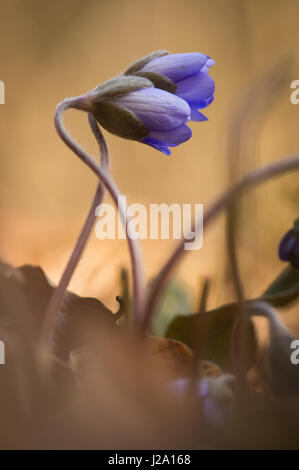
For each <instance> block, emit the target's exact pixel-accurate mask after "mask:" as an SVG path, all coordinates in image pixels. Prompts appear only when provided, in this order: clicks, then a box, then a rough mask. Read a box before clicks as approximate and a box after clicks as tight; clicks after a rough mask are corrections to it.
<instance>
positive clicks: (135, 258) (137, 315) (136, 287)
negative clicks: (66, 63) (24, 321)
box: [47, 96, 145, 333]
mask: <svg viewBox="0 0 299 470" xmlns="http://www.w3.org/2000/svg"><path fill="white" fill-rule="evenodd" d="M69 108H75V109H80V110H84V111H88V109H87V107H86V96H83V97H78V98H70V99H66V100H64V101H63V102H61V103H60V104H59V105H58V106H57V108H56V112H55V118H54V122H55V127H56V130H57V133H58V135H59V136H60V138H61V139H62V141H63V142H64V143H65V144H66V145H67V146H68V147H69V148H70V149H71V150H72V151H73V152H74V153H75V154H76V155H77V156H78V157H79V158H80V159H81V160H82V161H83V162H84V163H85V164H86V165H87V166H88V167H89V168H90V169H91V170H92V171H93V172H94V173H95V174H96V175H97V176H98V177H99V179H100V180H101V183H102V184H103V185H104V186H105V187H106V189H107V191H108V192H109V193H110V195H111V197H112V199H113V201H114V202H115V204H116V206H117V207H118V210H119V214H120V218H121V220H122V222H123V224H124V227H125V230H126V234H127V241H128V245H129V251H130V256H131V262H132V270H133V302H134V313H133V314H134V321H135V324H136V325H137V326H138V325H139V324H140V322H141V315H142V313H143V306H144V295H145V294H144V293H145V286H144V274H143V262H142V257H141V250H140V246H139V242H138V239H134V238H132V237H131V236H130V233H129V232H130V231H129V228H128V224H129V222H130V218H129V217H128V215H127V210H126V207H124V206H123V205H118V202H119V198H120V197H121V193H120V191H119V189H118V188H117V186H116V184H115V183H114V181H113V180H112V178H111V177H110V175H109V173H108V171H107V170H106V168H103V167H102V166H100V165H99V164H98V163H97V162H96V161H95V160H94V159H93V158H92V157H91V156H90V155H88V153H87V152H86V151H85V150H83V149H82V148H81V147H80V146H79V145H78V144H77V142H75V140H74V139H73V138H72V137H71V136H70V135H69V134H68V132H67V131H66V129H65V127H64V125H63V113H64V112H65V111H66V110H67V109H69ZM89 120H90V123H91V125H92V129H93V132H94V131H95V129H96V127H95V126H97V124H96V122H95V120H94V119H93V118H92V117H90V118H89ZM102 145H103V142H102ZM93 215H94V213H93ZM47 323H48V324H53V323H55V319H54V318H52V319H51V320H50V319H48V320H47ZM47 332H48V333H49V329H47Z"/></svg>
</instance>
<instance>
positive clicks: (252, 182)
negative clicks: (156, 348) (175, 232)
mask: <svg viewBox="0 0 299 470" xmlns="http://www.w3.org/2000/svg"><path fill="white" fill-rule="evenodd" d="M298 168H299V155H295V156H292V157H288V158H284V159H283V160H279V161H277V162H274V163H271V164H269V165H267V166H265V167H263V168H259V169H257V170H254V171H252V172H251V173H248V174H247V175H246V176H244V177H243V178H242V179H241V180H239V181H238V182H237V183H236V184H235V185H234V186H232V187H231V188H230V189H228V190H227V191H226V192H225V193H224V194H222V195H221V196H220V197H219V198H218V199H217V200H216V202H214V204H213V205H212V206H211V208H210V209H208V211H207V212H206V213H205V214H204V216H203V225H204V226H207V225H208V224H209V223H210V222H211V221H212V220H213V219H214V218H215V217H216V216H217V215H218V214H219V213H220V212H221V211H222V210H223V209H225V208H227V207H228V206H230V205H231V204H232V203H233V202H234V200H235V198H236V197H238V196H239V195H240V194H241V193H243V192H244V191H245V190H247V189H250V188H252V187H255V186H258V185H259V184H261V183H263V182H264V181H266V180H269V179H271V178H274V177H275V176H278V175H282V174H283V173H287V172H289V171H292V170H295V169H298ZM201 229H202V224H201V223H200V224H196V223H195V226H194V227H193V228H192V232H191V234H189V238H188V236H187V237H186V238H185V239H183V240H182V241H181V242H180V243H179V244H178V246H177V248H176V249H175V250H174V252H173V254H172V255H171V256H170V258H169V259H168V261H167V262H166V264H165V265H164V266H163V267H162V269H161V271H160V273H159V274H158V276H157V278H156V280H155V283H154V286H153V288H152V291H151V293H150V296H149V298H148V301H147V304H146V308H145V315H144V318H143V324H142V328H143V329H144V330H146V329H147V328H148V326H149V325H150V322H151V318H152V315H153V313H154V310H155V307H156V304H157V301H158V298H159V296H160V294H161V291H162V289H163V288H164V286H165V282H166V280H167V278H168V276H169V274H170V272H171V271H172V269H173V268H174V267H175V266H176V264H177V263H178V261H179V260H180V259H181V257H182V256H183V254H184V253H185V250H184V244H185V242H186V241H190V240H191V239H192V238H194V233H198V232H199V231H200V230H201Z"/></svg>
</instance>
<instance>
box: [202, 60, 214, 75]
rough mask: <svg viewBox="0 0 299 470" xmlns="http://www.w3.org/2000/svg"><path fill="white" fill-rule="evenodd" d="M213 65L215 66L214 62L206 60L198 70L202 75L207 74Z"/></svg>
mask: <svg viewBox="0 0 299 470" xmlns="http://www.w3.org/2000/svg"><path fill="white" fill-rule="evenodd" d="M215 64H216V62H215V60H213V59H210V58H208V60H207V61H206V63H205V65H204V66H203V67H202V68H201V69H200V71H201V72H203V73H209V71H210V67H213V65H215Z"/></svg>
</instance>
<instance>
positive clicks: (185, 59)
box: [126, 51, 215, 121]
mask: <svg viewBox="0 0 299 470" xmlns="http://www.w3.org/2000/svg"><path fill="white" fill-rule="evenodd" d="M214 64H215V61H214V60H213V59H211V58H210V57H208V56H207V55H205V54H201V53H200V52H192V53H185V54H169V53H168V52H166V51H161V52H156V53H153V54H150V55H149V56H146V57H144V58H143V59H140V60H139V61H137V62H136V63H135V64H133V66H132V67H130V68H129V69H128V70H127V71H126V74H136V75H138V76H143V77H146V78H148V79H149V80H151V81H152V82H153V83H154V85H155V86H156V87H157V88H163V89H165V90H167V91H171V92H173V93H175V94H176V95H177V96H179V97H180V98H183V99H184V100H185V101H187V103H188V104H189V106H190V108H191V119H192V121H205V120H207V118H206V116H204V115H203V114H202V113H201V112H200V111H198V109H202V108H206V107H207V106H208V105H209V104H211V103H212V101H213V100H214V91H215V83H214V80H213V79H212V78H211V77H210V76H209V69H210V67H211V66H213V65H214ZM165 80H166V81H165ZM171 85H172V86H173V88H171Z"/></svg>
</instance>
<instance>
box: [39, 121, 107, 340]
mask: <svg viewBox="0 0 299 470" xmlns="http://www.w3.org/2000/svg"><path fill="white" fill-rule="evenodd" d="M88 120H89V124H90V127H91V130H92V132H93V134H94V136H95V138H96V140H97V142H98V145H99V149H100V154H101V165H102V167H103V168H105V169H108V167H109V154H108V149H107V145H106V142H105V139H104V137H103V134H102V133H101V131H100V129H99V127H98V125H97V122H96V120H95V118H94V117H93V116H92V115H91V114H89V115H88ZM103 196H104V187H103V185H102V183H99V184H98V186H97V189H96V193H95V195H94V198H93V201H92V204H91V207H90V210H89V213H88V215H87V218H86V220H85V223H84V225H83V228H82V230H81V233H80V235H79V238H78V240H77V242H76V244H75V246H74V249H73V251H72V254H71V256H70V258H69V260H68V263H67V265H66V267H65V270H64V272H63V274H62V276H61V279H60V281H59V284H58V285H57V287H56V289H55V290H54V292H53V294H52V297H51V299H50V302H49V305H48V307H47V310H46V312H45V319H44V323H43V325H42V331H41V340H42V342H44V341H45V340H47V339H48V338H50V339H51V338H52V336H53V334H54V331H55V323H56V317H57V314H58V312H59V310H60V308H61V306H62V304H63V301H64V296H65V291H66V289H67V287H68V285H69V283H70V280H71V278H72V275H73V273H74V271H75V269H76V267H77V265H78V262H79V260H80V258H81V255H82V253H83V250H84V248H85V245H86V243H87V241H88V238H89V236H90V232H91V230H92V227H93V225H94V221H95V210H96V208H97V206H98V205H99V204H101V203H102V200H103Z"/></svg>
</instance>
